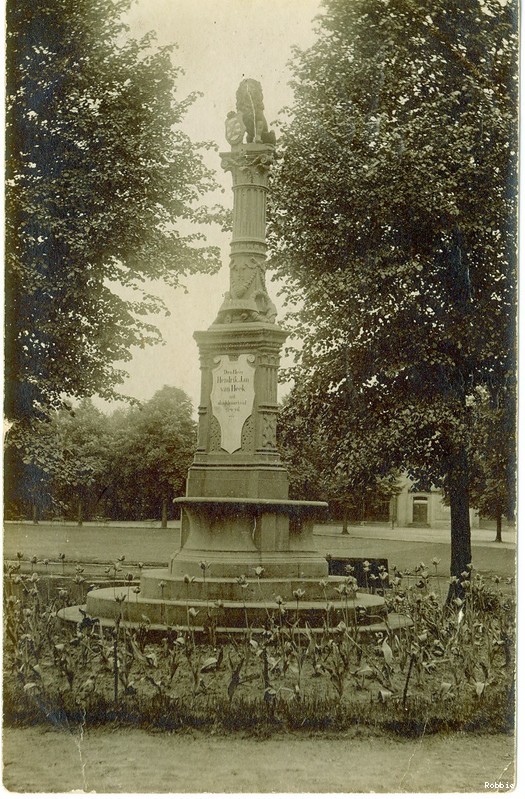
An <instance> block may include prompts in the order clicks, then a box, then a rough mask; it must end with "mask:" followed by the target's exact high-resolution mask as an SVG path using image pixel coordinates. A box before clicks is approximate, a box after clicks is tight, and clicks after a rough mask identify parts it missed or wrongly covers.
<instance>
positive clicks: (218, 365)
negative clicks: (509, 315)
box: [64, 79, 386, 631]
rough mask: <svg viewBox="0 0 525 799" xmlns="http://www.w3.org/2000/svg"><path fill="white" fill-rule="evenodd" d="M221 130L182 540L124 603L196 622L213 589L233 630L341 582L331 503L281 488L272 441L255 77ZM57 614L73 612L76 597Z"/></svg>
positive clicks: (271, 138) (320, 618)
mask: <svg viewBox="0 0 525 799" xmlns="http://www.w3.org/2000/svg"><path fill="white" fill-rule="evenodd" d="M226 137H227V140H228V143H229V144H230V150H229V151H227V152H223V153H221V159H222V161H221V163H222V168H223V169H224V170H226V171H227V172H230V173H231V175H232V181H233V236H232V240H231V253H230V264H229V267H230V279H229V288H228V291H227V292H226V294H225V295H224V299H223V301H222V304H221V305H220V307H219V309H218V313H217V317H216V319H215V321H214V322H213V323H212V324H211V326H210V327H209V328H208V329H207V330H205V331H199V332H196V333H195V339H196V341H197V344H198V348H199V353H200V368H201V399H200V405H199V425H198V443H197V449H196V452H195V456H194V460H193V463H192V466H191V467H190V470H189V474H188V481H187V491H186V496H184V497H179V498H177V499H176V500H175V502H176V504H177V505H178V506H179V508H180V510H181V539H180V548H179V549H178V551H177V552H175V553H174V554H173V555H172V556H171V558H170V561H169V565H168V568H167V569H153V570H145V571H143V573H142V575H141V583H140V594H138V595H136V597H135V598H132V599H131V600H129V601H128V600H126V601H125V602H124V604H123V607H122V610H121V614H122V618H123V621H124V623H128V624H131V625H134V624H137V623H140V620H141V619H142V618H143V616H147V617H148V619H149V620H150V621H151V624H152V626H153V628H154V627H155V626H156V625H162V624H165V623H169V624H175V625H180V626H181V627H184V626H186V625H187V624H188V617H187V608H188V602H189V601H191V604H192V607H193V608H194V610H195V611H196V612H197V616H196V625H195V626H196V628H199V625H201V626H203V627H204V626H205V614H206V612H208V611H209V607H210V602H213V601H217V602H219V603H220V606H221V608H222V614H223V620H222V629H224V630H227V631H234V630H238V629H240V628H243V627H245V626H246V622H248V623H249V624H250V626H253V627H262V626H264V625H265V623H267V619H268V612H269V609H271V608H273V609H274V610H275V609H276V608H277V605H276V602H277V601H278V600H281V601H293V603H294V607H296V608H297V612H298V613H299V614H300V617H301V619H302V621H303V623H306V622H308V624H309V625H310V626H311V627H322V626H323V623H324V622H325V620H326V599H324V593H323V589H326V586H327V585H329V584H330V582H334V583H335V585H336V586H337V585H340V584H341V578H340V577H337V578H336V577H328V563H327V560H326V558H325V557H324V556H322V555H321V554H320V553H319V552H318V550H317V548H316V546H315V543H314V539H313V525H314V521H315V520H316V519H319V518H320V517H322V516H323V514H324V512H325V511H326V508H327V505H326V503H324V502H309V501H296V500H291V499H289V498H288V478H287V472H286V469H285V467H284V466H283V464H282V462H281V459H280V456H279V452H278V449H277V443H276V422H277V414H278V404H277V370H278V367H279V357H280V349H281V346H282V344H283V342H284V340H285V338H286V332H285V331H284V330H283V329H282V328H281V327H280V326H279V325H277V324H276V322H275V319H276V309H275V305H274V303H273V302H272V300H271V299H270V297H269V295H268V291H267V287H266V280H265V272H266V195H267V191H268V176H269V173H270V169H271V167H272V162H273V160H274V150H275V147H274V145H275V135H274V134H273V132H272V131H269V130H268V125H267V123H266V120H265V118H264V113H263V96H262V90H261V85H260V83H258V82H257V81H254V80H251V79H248V80H244V81H242V82H241V84H240V86H239V89H238V91H237V110H236V112H233V111H232V112H230V113H229V114H228V117H227V119H226ZM245 139H246V141H245ZM320 582H321V585H320ZM294 592H295V593H294ZM351 594H352V595H351V606H352V607H353V609H354V611H355V608H356V607H357V606H359V607H360V609H361V610H360V615H359V624H360V625H362V626H363V628H365V627H366V628H368V629H370V627H372V628H377V629H379V628H381V627H382V626H383V624H384V621H385V617H386V610H385V606H384V601H383V599H382V598H381V597H379V596H375V595H369V594H359V595H356V594H355V590H352V592H351ZM334 597H337V594H335V593H334ZM348 602H349V598H348V591H347V592H346V594H345V596H344V597H343V596H342V595H340V596H339V597H337V599H334V601H333V607H334V613H335V615H336V616H337V613H338V612H341V613H342V611H343V609H345V612H346V613H347V614H348V607H349V605H348ZM69 611H71V612H69ZM87 612H88V613H89V614H90V615H93V616H97V617H99V618H100V619H101V620H102V621H103V622H107V623H108V624H109V623H112V620H113V619H114V618H115V615H116V608H115V601H114V592H113V590H112V589H98V590H95V591H91V592H90V593H89V594H88V597H87ZM72 613H73V615H72ZM199 613H200V616H199ZM64 615H65V616H67V617H68V618H73V617H74V609H72V608H70V609H68V612H67V613H65V614H64ZM77 618H78V611H77ZM334 618H335V617H334ZM341 618H342V616H341ZM339 620H340V619H339V618H337V619H336V623H338V622H339ZM356 621H357V619H356ZM219 629H221V627H219Z"/></svg>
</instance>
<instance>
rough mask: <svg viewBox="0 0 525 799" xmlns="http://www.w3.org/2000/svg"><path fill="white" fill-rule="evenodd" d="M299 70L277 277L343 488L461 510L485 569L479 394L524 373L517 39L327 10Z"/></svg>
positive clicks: (342, 6)
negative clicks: (419, 494) (477, 521)
mask: <svg viewBox="0 0 525 799" xmlns="http://www.w3.org/2000/svg"><path fill="white" fill-rule="evenodd" d="M323 6H324V12H323V14H322V15H321V16H320V17H319V21H318V39H317V42H316V43H315V44H314V45H313V46H312V47H311V48H310V49H308V50H306V51H304V52H300V51H296V52H295V55H294V61H293V63H292V68H293V71H294V82H293V88H294V93H295V99H294V103H293V107H292V108H291V109H289V111H290V113H291V121H290V122H289V123H288V124H286V125H285V126H284V134H283V136H282V139H281V144H280V155H281V158H280V160H279V162H278V167H277V169H276V170H275V171H274V175H273V183H272V192H271V198H272V199H271V203H272V207H271V209H270V210H271V220H270V237H269V238H270V243H271V246H272V256H271V260H272V263H273V266H274V267H275V269H276V271H277V274H278V276H279V277H281V278H282V279H283V280H284V282H285V289H284V293H285V295H286V297H287V299H288V301H289V302H290V303H291V304H292V306H293V305H294V304H295V305H297V307H298V310H295V311H294V312H293V313H292V314H291V315H290V320H289V321H290V323H291V324H292V326H294V329H295V330H296V331H297V333H298V335H299V336H300V338H301V340H302V344H303V346H302V352H301V357H300V360H299V361H298V362H297V366H296V368H295V379H296V385H297V386H298V396H299V397H300V408H301V413H302V414H303V416H304V415H305V409H306V410H307V416H308V418H309V420H310V421H311V423H312V424H314V425H317V426H318V429H320V430H321V432H322V435H323V436H324V437H325V438H326V439H327V440H329V441H330V445H331V447H332V449H333V455H334V458H335V460H336V464H337V466H338V468H340V469H347V468H348V469H350V471H356V472H359V470H360V464H369V465H370V466H371V468H373V469H374V470H375V469H377V470H378V473H379V474H385V473H387V472H388V471H389V470H390V469H392V468H397V469H406V470H408V472H409V473H410V474H411V476H412V477H415V478H416V479H419V480H421V481H424V482H426V483H427V484H429V483H433V484H435V485H438V486H439V485H441V486H443V487H444V488H445V491H446V492H448V496H449V500H450V505H451V517H452V547H451V551H452V554H451V573H452V574H453V575H456V576H457V575H459V574H460V573H461V572H462V571H464V569H465V566H466V564H467V563H468V562H469V561H470V559H471V550H470V527H469V518H468V487H469V458H468V451H469V443H470V437H471V430H472V406H471V403H470V402H469V401H467V400H468V398H474V399H475V398H476V396H477V394H476V388H477V387H478V386H489V387H498V390H500V391H501V392H503V394H507V395H510V394H511V393H512V389H513V384H514V367H515V330H514V328H515V313H516V310H515V301H516V268H515V260H516V153H517V126H516V117H517V80H516V66H517V24H516V11H517V9H516V4H515V2H512V0H509V2H506V0H461V1H460V2H452V0H432V2H430V0H354V1H353V2H351V3H348V2H346V0H325V2H324V3H323Z"/></svg>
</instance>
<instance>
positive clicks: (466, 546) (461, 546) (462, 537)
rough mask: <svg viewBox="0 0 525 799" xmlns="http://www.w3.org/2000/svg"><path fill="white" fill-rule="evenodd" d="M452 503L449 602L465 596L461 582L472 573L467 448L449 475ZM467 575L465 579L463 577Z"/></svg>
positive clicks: (462, 451) (459, 454) (455, 462)
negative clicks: (452, 578) (451, 578)
mask: <svg viewBox="0 0 525 799" xmlns="http://www.w3.org/2000/svg"><path fill="white" fill-rule="evenodd" d="M447 481H448V492H449V500H450V576H451V577H456V578H457V582H456V581H453V582H451V584H450V589H449V592H448V597H447V601H451V600H452V599H454V598H455V597H458V596H459V597H461V596H463V594H464V591H463V588H462V586H461V582H462V581H463V580H465V579H466V578H465V576H464V574H463V573H464V572H468V573H469V574H470V564H471V563H472V549H471V543H470V512H469V491H468V465H467V453H466V451H465V450H464V449H463V450H461V452H459V453H458V455H457V458H456V459H455V461H454V462H453V463H452V464H451V466H450V468H449V472H448V475H447ZM462 574H463V576H462Z"/></svg>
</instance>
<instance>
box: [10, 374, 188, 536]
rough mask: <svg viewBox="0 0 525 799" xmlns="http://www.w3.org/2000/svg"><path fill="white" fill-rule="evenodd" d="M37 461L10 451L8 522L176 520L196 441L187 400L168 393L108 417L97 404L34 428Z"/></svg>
mask: <svg viewBox="0 0 525 799" xmlns="http://www.w3.org/2000/svg"><path fill="white" fill-rule="evenodd" d="M32 431H33V434H34V438H33V440H32V442H31V448H30V454H29V455H25V456H22V455H21V453H20V451H19V449H18V448H17V447H16V446H13V445H11V446H8V449H7V457H6V466H7V467H8V468H6V478H7V479H6V485H5V500H6V508H7V515H8V518H16V517H18V516H20V515H21V516H29V515H30V514H31V515H33V517H34V518H35V519H37V518H38V517H40V518H53V517H57V516H63V517H65V518H68V519H76V520H77V521H78V522H79V523H82V521H83V519H84V518H91V519H93V518H95V517H104V518H111V519H115V520H118V519H120V520H125V519H150V518H151V519H160V518H161V516H162V518H163V521H164V522H166V520H167V518H168V516H169V515H170V516H171V515H173V508H170V502H171V500H172V499H173V498H174V497H176V496H181V495H183V494H184V493H185V483H186V476H187V471H188V468H189V466H190V464H191V460H192V456H193V450H194V447H195V441H196V423H195V421H194V420H193V418H192V406H191V402H190V400H189V398H188V397H187V395H186V394H185V393H184V392H183V391H182V390H181V389H179V388H175V387H172V386H164V387H163V388H162V389H160V390H159V391H157V392H156V393H155V394H154V396H153V397H152V398H151V399H150V400H149V401H147V402H145V403H143V404H142V405H141V406H140V407H137V406H133V407H128V408H125V409H121V408H117V409H116V410H115V411H113V412H112V413H111V414H109V415H107V414H104V413H102V411H100V410H99V409H98V408H96V407H95V406H94V404H93V402H92V401H91V400H90V399H83V400H81V401H80V402H79V403H78V404H77V405H75V407H74V408H73V409H71V410H66V409H65V408H62V409H60V410H57V411H53V412H51V414H50V416H49V418H48V419H46V420H36V421H35V422H34V424H33V426H32Z"/></svg>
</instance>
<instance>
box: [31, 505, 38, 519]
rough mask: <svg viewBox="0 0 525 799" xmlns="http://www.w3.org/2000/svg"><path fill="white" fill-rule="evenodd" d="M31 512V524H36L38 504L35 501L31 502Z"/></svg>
mask: <svg viewBox="0 0 525 799" xmlns="http://www.w3.org/2000/svg"><path fill="white" fill-rule="evenodd" d="M32 512H33V524H38V504H37V503H36V502H33V506H32Z"/></svg>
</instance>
